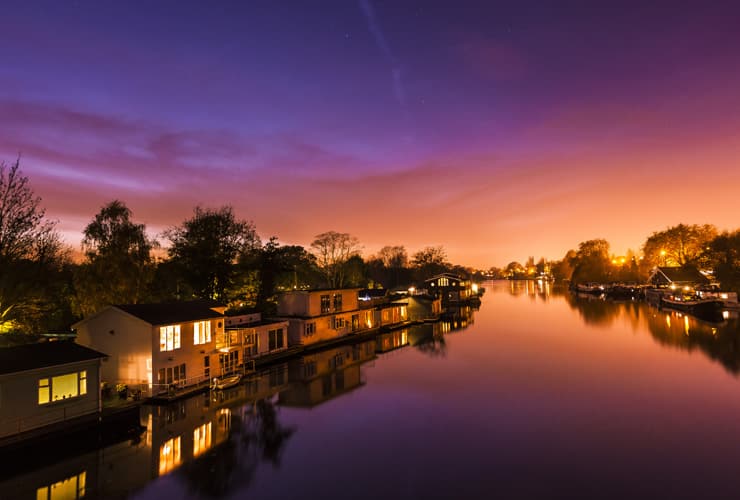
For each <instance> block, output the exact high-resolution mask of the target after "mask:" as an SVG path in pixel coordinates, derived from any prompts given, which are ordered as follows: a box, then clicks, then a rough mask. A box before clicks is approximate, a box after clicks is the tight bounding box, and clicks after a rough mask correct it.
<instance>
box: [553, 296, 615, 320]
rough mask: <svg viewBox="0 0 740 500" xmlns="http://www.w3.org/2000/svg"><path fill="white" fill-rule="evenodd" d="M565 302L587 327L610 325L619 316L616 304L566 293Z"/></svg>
mask: <svg viewBox="0 0 740 500" xmlns="http://www.w3.org/2000/svg"><path fill="white" fill-rule="evenodd" d="M565 301H566V303H567V304H568V305H569V306H570V308H571V309H573V310H575V311H578V314H580V316H581V318H583V321H584V322H585V323H587V324H589V325H610V324H611V323H613V322H614V320H615V319H616V318H617V317H618V316H619V314H620V307H619V305H618V304H615V303H614V302H610V301H606V300H602V299H598V298H596V297H593V296H586V297H579V296H578V295H576V294H572V293H568V294H565Z"/></svg>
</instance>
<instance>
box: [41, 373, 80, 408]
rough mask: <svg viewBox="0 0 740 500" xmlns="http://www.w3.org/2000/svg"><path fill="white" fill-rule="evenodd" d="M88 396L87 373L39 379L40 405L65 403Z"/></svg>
mask: <svg viewBox="0 0 740 500" xmlns="http://www.w3.org/2000/svg"><path fill="white" fill-rule="evenodd" d="M85 394H87V371H84V370H83V371H81V372H74V373H66V374H64V375H56V376H54V377H51V378H50V379H49V378H42V379H39V404H40V405H43V404H47V403H51V402H55V401H63V400H65V399H69V398H76V397H78V396H84V395H85Z"/></svg>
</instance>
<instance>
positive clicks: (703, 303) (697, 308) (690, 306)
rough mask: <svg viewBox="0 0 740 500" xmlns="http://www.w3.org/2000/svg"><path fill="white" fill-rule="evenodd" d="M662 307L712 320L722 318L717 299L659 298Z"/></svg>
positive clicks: (673, 296) (719, 302)
mask: <svg viewBox="0 0 740 500" xmlns="http://www.w3.org/2000/svg"><path fill="white" fill-rule="evenodd" d="M660 304H661V306H663V307H667V308H670V309H675V310H677V311H683V312H687V313H691V314H693V315H694V316H700V317H706V318H714V317H717V316H722V301H721V300H717V299H698V298H694V297H683V296H680V295H666V296H663V297H661V299H660Z"/></svg>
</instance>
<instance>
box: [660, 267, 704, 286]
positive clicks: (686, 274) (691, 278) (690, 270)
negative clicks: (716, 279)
mask: <svg viewBox="0 0 740 500" xmlns="http://www.w3.org/2000/svg"><path fill="white" fill-rule="evenodd" d="M656 272H660V273H661V274H663V276H665V277H666V278H667V279H668V281H670V282H671V283H709V279H708V278H707V277H706V276H704V275H703V274H702V273H700V272H699V270H698V269H696V268H695V267H688V266H684V267H658V268H657V270H656Z"/></svg>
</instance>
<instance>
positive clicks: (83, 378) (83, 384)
mask: <svg viewBox="0 0 740 500" xmlns="http://www.w3.org/2000/svg"><path fill="white" fill-rule="evenodd" d="M85 394H87V372H86V371H82V372H80V396H83V395H85Z"/></svg>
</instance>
